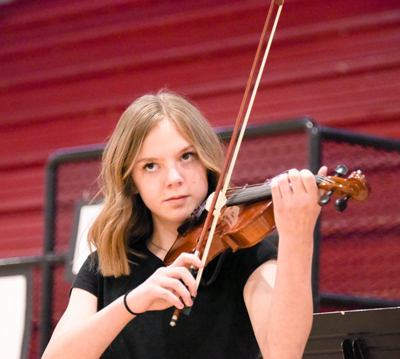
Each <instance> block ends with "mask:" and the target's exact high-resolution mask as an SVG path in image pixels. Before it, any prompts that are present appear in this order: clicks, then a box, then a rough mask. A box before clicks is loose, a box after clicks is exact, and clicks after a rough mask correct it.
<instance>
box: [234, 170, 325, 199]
mask: <svg viewBox="0 0 400 359" xmlns="http://www.w3.org/2000/svg"><path fill="white" fill-rule="evenodd" d="M314 178H315V182H316V183H317V185H319V184H320V183H321V182H322V181H323V179H324V178H325V177H324V176H321V175H316V176H314ZM271 198H272V194H271V185H270V184H267V183H265V184H261V185H258V186H252V187H244V188H241V189H238V190H236V191H235V192H234V193H233V194H231V195H230V196H229V197H228V199H227V201H226V206H227V207H232V206H238V205H240V204H251V203H257V202H262V201H268V200H270V199H271Z"/></svg>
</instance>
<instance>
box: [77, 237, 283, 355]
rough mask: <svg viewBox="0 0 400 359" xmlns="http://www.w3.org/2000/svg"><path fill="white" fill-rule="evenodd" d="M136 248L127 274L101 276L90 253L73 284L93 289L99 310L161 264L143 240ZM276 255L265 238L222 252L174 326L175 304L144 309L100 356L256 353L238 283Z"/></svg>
mask: <svg viewBox="0 0 400 359" xmlns="http://www.w3.org/2000/svg"><path fill="white" fill-rule="evenodd" d="M136 249H138V250H140V251H141V252H142V253H144V254H145V255H146V258H143V259H141V258H138V257H136V256H135V257H134V258H133V257H132V258H130V259H131V260H133V261H134V262H136V263H137V265H134V264H131V274H130V275H128V276H121V277H119V278H115V277H103V276H102V275H101V274H100V273H99V272H98V270H97V268H93V269H91V267H90V257H89V258H88V259H87V260H86V262H85V264H84V265H83V266H82V268H81V270H80V272H79V273H78V275H77V277H76V279H75V282H74V284H73V288H81V289H84V290H86V291H88V292H90V293H92V294H94V295H95V296H96V297H97V298H98V310H101V309H102V308H104V307H105V306H107V305H108V304H110V303H111V302H113V301H114V300H115V299H117V298H118V297H120V296H122V295H124V294H125V293H126V292H127V291H128V290H130V289H132V288H135V287H136V286H138V285H140V284H141V283H143V282H144V281H145V280H146V279H147V278H148V277H149V276H150V275H151V274H153V273H154V271H155V270H157V269H158V268H160V267H163V266H164V263H163V262H162V261H161V260H160V259H159V258H158V257H157V256H155V255H154V254H153V253H152V252H150V251H149V250H148V249H147V247H146V246H144V245H142V246H140V247H139V248H136ZM94 255H96V254H94ZM276 255H277V251H276V248H275V246H274V245H273V244H272V243H271V242H269V241H267V240H264V241H262V242H260V243H259V244H257V245H255V246H253V247H251V248H247V249H240V250H238V251H236V252H234V253H227V254H226V255H224V254H223V256H224V258H223V263H222V266H221V267H220V271H219V272H218V276H217V277H216V279H215V280H214V281H212V283H211V284H209V285H207V286H205V285H200V287H199V289H198V294H197V297H196V299H195V301H194V305H193V307H192V309H191V312H190V315H184V314H182V313H181V315H180V316H179V320H178V322H177V324H176V326H175V327H171V326H170V324H169V323H170V320H171V317H172V313H173V311H174V308H168V309H166V310H162V311H149V312H146V313H143V314H141V315H139V316H137V317H135V318H134V319H133V320H132V321H131V322H130V323H128V325H127V326H126V327H125V328H124V329H123V330H122V331H121V332H120V333H119V335H118V336H117V337H116V338H115V340H114V341H113V342H112V343H111V345H110V346H109V347H108V348H107V349H106V351H105V352H104V354H103V355H102V357H101V359H111V358H112V359H133V358H135V359H136V358H139V359H169V358H171V359H172V358H173V359H180V358H182V359H183V358H184V359H187V358H193V359H194V358H199V359H200V358H201V359H205V358H207V359H209V358H218V359H224V358H226V359H228V358H229V359H233V358H238V359H239V358H240V359H245V358H253V359H254V358H257V357H258V354H259V348H258V344H257V341H256V339H255V336H254V333H253V329H252V326H251V322H250V319H249V316H248V313H247V310H246V306H245V303H244V299H243V289H244V286H245V284H246V281H247V279H248V278H249V276H250V275H251V273H252V272H253V271H254V270H255V269H256V268H257V267H259V266H260V265H261V264H262V263H264V262H266V261H268V260H270V259H272V258H276ZM220 258H221V255H220V256H219V257H217V258H215V259H214V260H213V261H211V262H210V263H209V264H208V266H207V267H206V268H205V270H204V273H203V277H202V278H203V281H208V280H209V279H210V278H213V273H214V272H215V269H216V268H217V267H218V262H219V260H220Z"/></svg>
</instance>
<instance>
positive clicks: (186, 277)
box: [165, 267, 197, 297]
mask: <svg viewBox="0 0 400 359" xmlns="http://www.w3.org/2000/svg"><path fill="white" fill-rule="evenodd" d="M165 271H166V272H165V276H166V278H169V279H173V280H176V281H178V283H180V284H182V283H183V284H182V285H183V286H184V287H185V289H186V290H187V291H189V293H190V295H191V296H193V297H195V296H197V284H196V280H195V278H194V277H193V275H192V274H191V273H190V272H189V270H188V269H187V268H185V267H175V268H174V267H169V268H167V269H165ZM168 283H171V282H168Z"/></svg>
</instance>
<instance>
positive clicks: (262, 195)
mask: <svg viewBox="0 0 400 359" xmlns="http://www.w3.org/2000/svg"><path fill="white" fill-rule="evenodd" d="M347 171H348V169H347V167H346V166H344V165H341V166H338V167H337V168H336V170H335V175H336V176H324V175H316V176H315V181H316V183H317V185H318V187H319V188H321V189H323V190H324V191H325V194H324V195H323V196H322V197H321V198H320V200H319V202H318V203H319V205H320V206H325V205H326V204H327V203H328V202H329V201H330V198H331V196H332V194H336V195H337V196H338V197H339V198H338V199H337V200H336V204H335V208H336V210H337V211H339V212H343V211H344V210H345V209H346V208H347V202H348V200H349V199H354V200H356V201H364V200H365V199H367V197H368V196H369V194H370V193H371V186H370V185H369V183H368V182H367V181H366V178H365V176H364V175H363V174H362V172H361V171H355V172H352V173H351V174H350V175H349V176H348V177H347V178H343V176H345V175H346V174H347ZM204 207H205V205H204V204H203V205H202V206H200V207H199V208H197V209H196V210H195V211H194V212H193V213H192V215H191V216H190V218H189V219H188V220H187V221H186V222H185V223H184V224H183V225H182V226H181V227H180V228H179V229H178V232H179V235H178V237H177V239H176V241H175V243H174V245H173V246H172V247H171V249H170V250H169V252H168V253H167V255H166V257H165V259H164V263H165V264H166V265H169V264H171V263H172V262H173V261H174V260H175V259H176V258H177V257H178V256H179V255H180V254H181V253H182V252H188V253H194V252H195V249H196V247H197V244H198V241H199V237H200V234H201V231H202V228H203V225H204V219H205V212H206V210H205V209H204ZM274 229H275V219H274V211H273V203H272V195H271V185H270V181H266V182H265V183H263V184H258V185H251V186H244V187H240V188H232V189H230V190H229V191H228V192H227V196H226V203H225V205H224V206H223V208H222V210H221V213H220V216H219V218H218V222H217V226H216V229H215V231H214V235H213V239H212V242H211V246H210V250H209V252H208V256H207V258H206V261H205V263H204V264H205V265H207V264H208V263H209V262H210V261H211V260H213V259H214V258H215V257H217V256H218V255H219V254H221V253H222V252H224V251H225V250H227V249H229V248H231V249H232V251H233V252H235V251H236V250H238V249H241V248H248V247H252V246H254V245H256V244H257V243H259V242H260V241H261V240H263V239H264V238H265V237H266V236H267V235H268V234H270V233H271V232H272V231H273V230H274ZM204 249H205V245H203V246H202V248H200V254H202V253H203V252H204Z"/></svg>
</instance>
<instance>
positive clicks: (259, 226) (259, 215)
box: [164, 200, 275, 265]
mask: <svg viewBox="0 0 400 359" xmlns="http://www.w3.org/2000/svg"><path fill="white" fill-rule="evenodd" d="M202 228H203V223H200V224H198V225H197V226H195V227H194V228H190V230H188V231H186V232H185V233H184V234H181V235H179V236H178V237H177V239H176V241H175V243H174V245H173V246H172V247H171V249H170V250H169V252H168V253H167V255H166V257H165V259H164V263H165V264H166V265H168V264H171V263H172V262H173V261H174V260H175V259H176V258H177V257H178V256H179V254H181V253H182V252H188V253H193V252H194V250H195V249H196V247H197V243H198V240H199V237H200V234H201V231H202ZM274 229H275V220H274V210H273V205H272V201H271V200H269V201H263V202H259V203H253V204H249V205H245V204H241V205H237V206H231V207H224V208H223V209H222V211H221V215H220V217H219V220H218V224H217V227H216V229H215V232H214V236H213V239H212V242H211V247H210V251H209V254H208V256H207V259H206V261H205V263H204V264H205V265H207V264H208V263H209V262H210V261H211V260H213V259H214V258H215V257H216V256H218V255H219V254H220V253H222V252H224V251H225V250H227V249H228V248H232V251H233V252H234V251H236V250H238V249H240V248H248V247H252V246H254V245H255V244H257V243H258V242H260V241H261V240H262V239H263V238H265V236H267V235H268V234H269V233H271V232H272V231H273V230H274ZM204 247H205V243H204V246H203V248H201V249H200V252H201V253H202V252H203V251H204Z"/></svg>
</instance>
